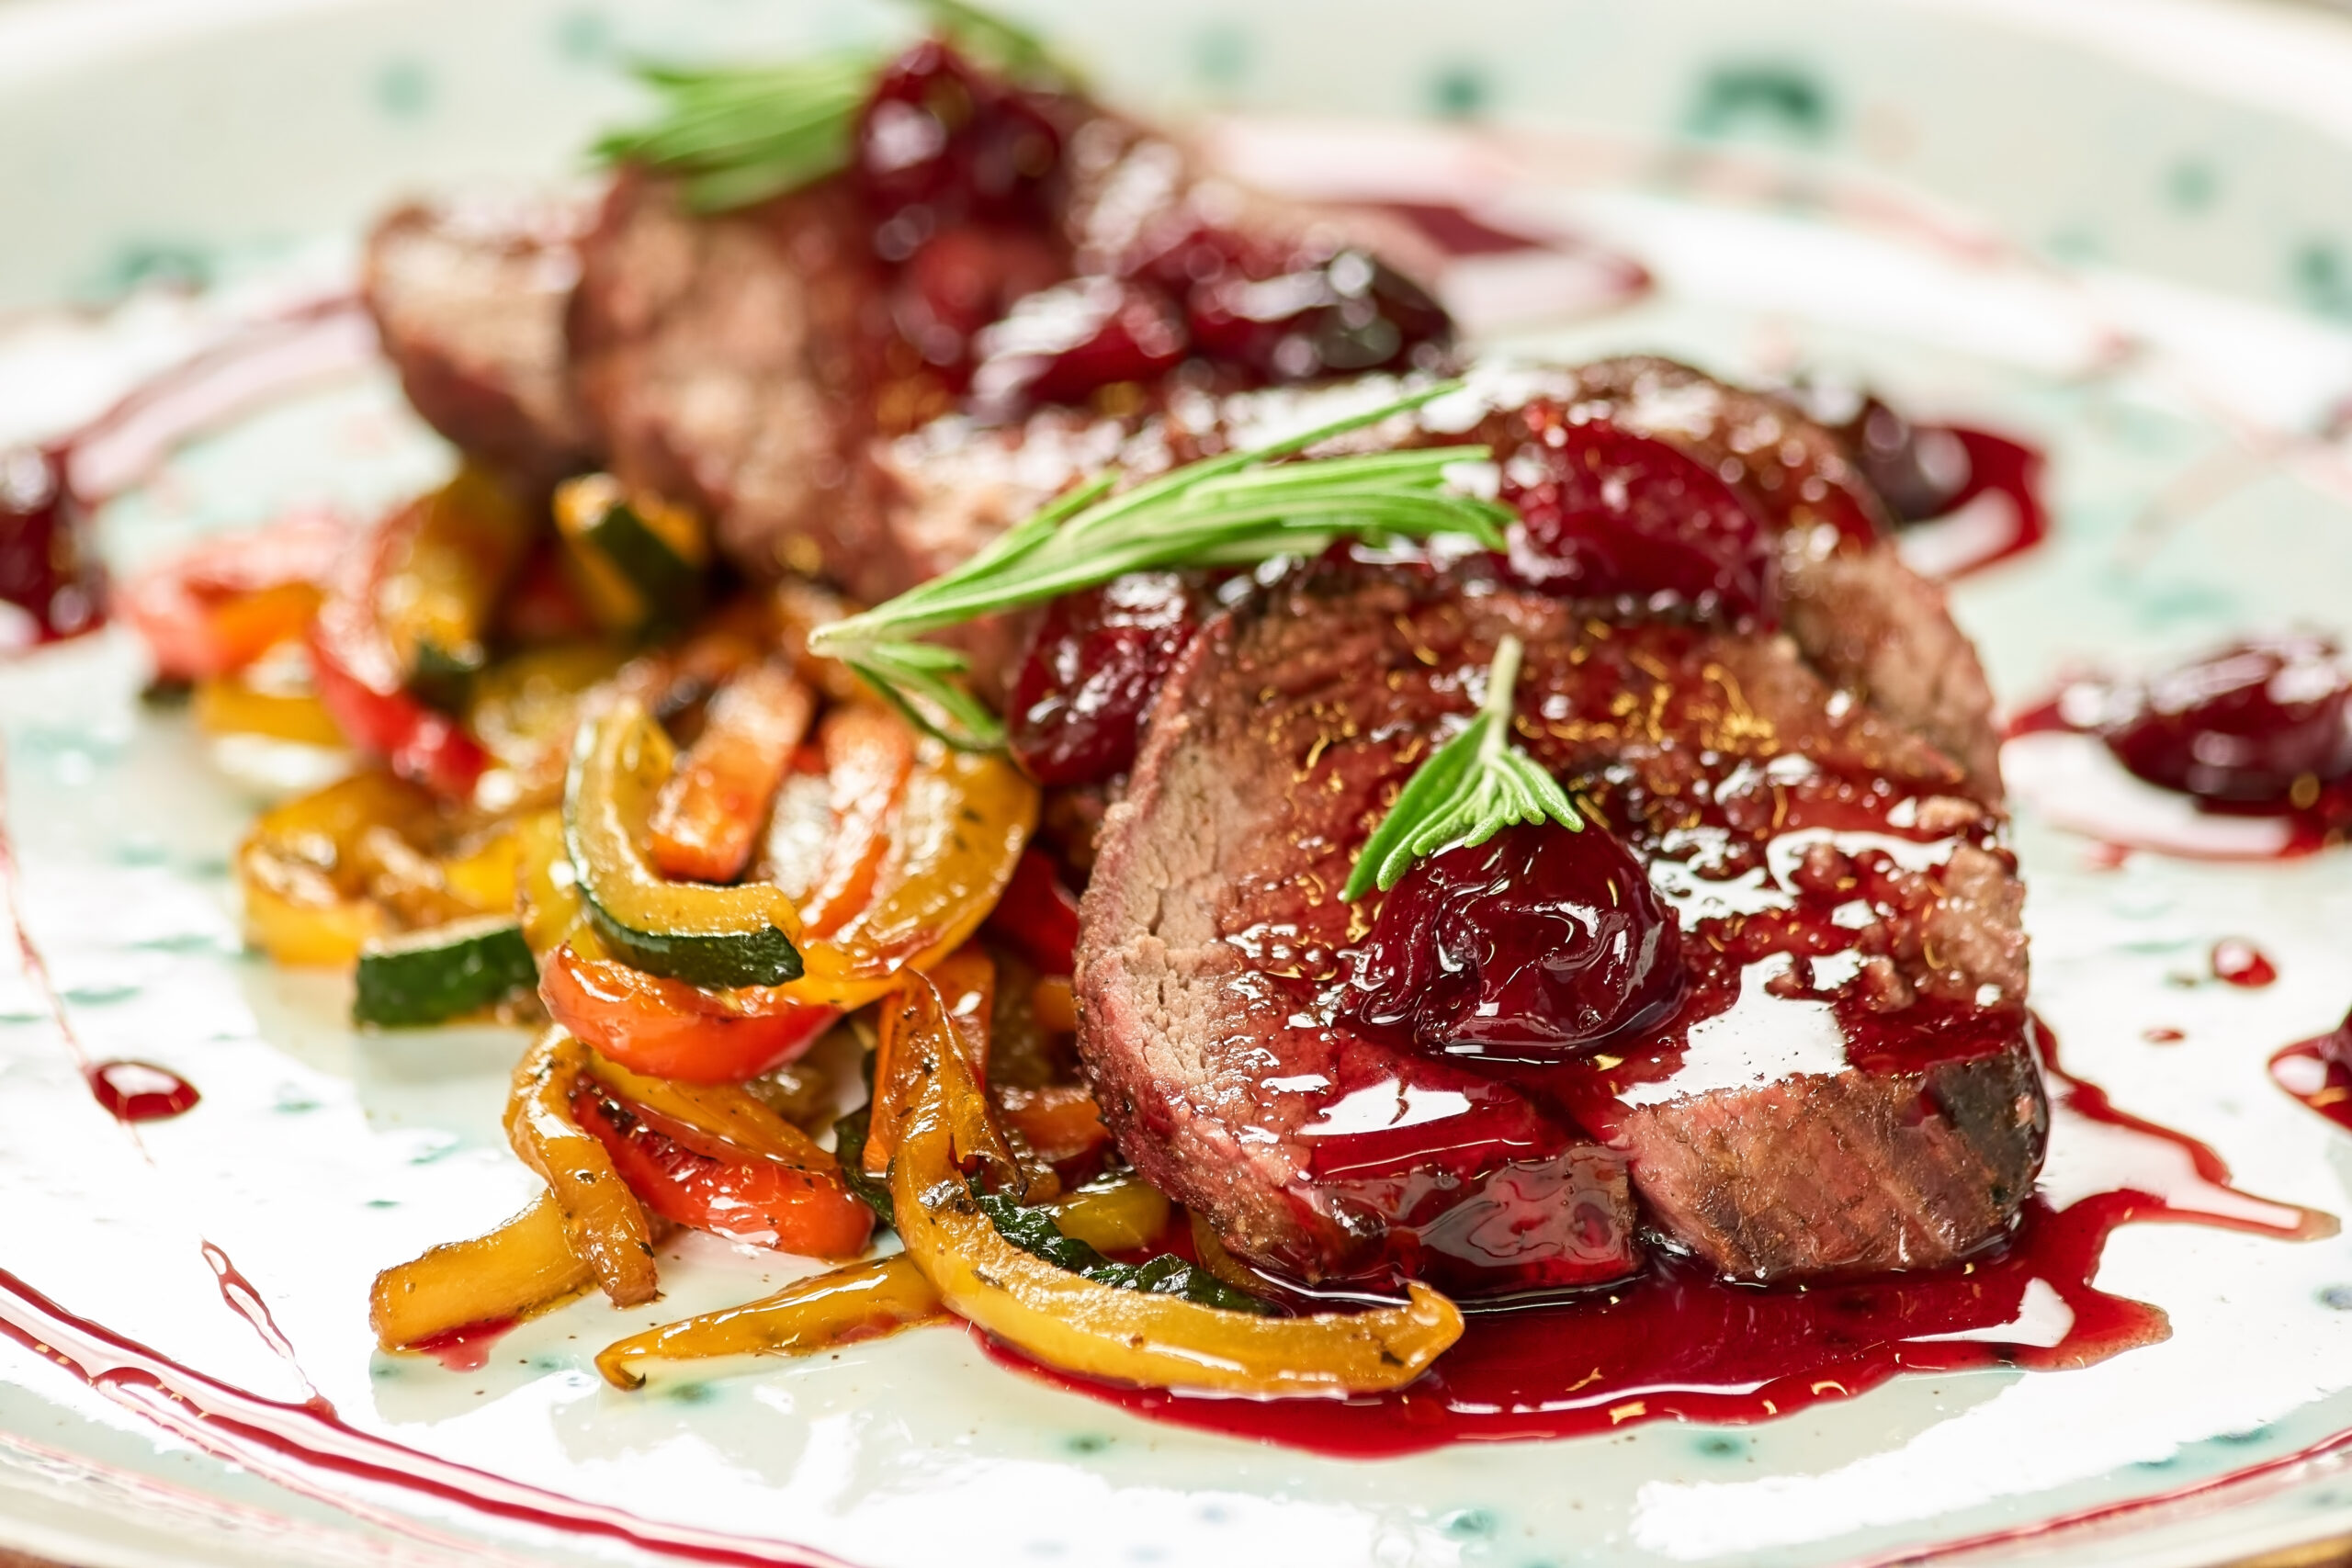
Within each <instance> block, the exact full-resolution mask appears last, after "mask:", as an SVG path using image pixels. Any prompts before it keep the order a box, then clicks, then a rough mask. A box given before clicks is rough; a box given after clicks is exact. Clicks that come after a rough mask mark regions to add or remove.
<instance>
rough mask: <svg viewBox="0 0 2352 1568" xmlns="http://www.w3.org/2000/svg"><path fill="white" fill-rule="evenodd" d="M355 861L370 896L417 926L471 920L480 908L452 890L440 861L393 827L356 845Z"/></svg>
mask: <svg viewBox="0 0 2352 1568" xmlns="http://www.w3.org/2000/svg"><path fill="white" fill-rule="evenodd" d="M352 863H353V864H354V865H356V867H357V868H358V869H359V871H360V873H361V874H362V875H364V876H365V877H366V878H367V886H368V897H370V898H373V899H374V900H375V901H376V902H377V903H379V904H380V905H382V906H383V907H384V908H385V909H387V910H388V911H390V914H391V916H392V918H393V919H395V920H397V921H399V922H400V923H401V925H403V926H406V927H409V928H410V929H412V930H414V929H419V928H424V927H429V926H446V925H449V924H452V923H454V922H456V921H458V920H464V919H471V918H473V917H474V916H476V915H480V914H481V913H483V912H484V911H482V910H481V909H479V908H475V907H474V905H473V904H471V903H470V902H469V901H468V900H466V899H464V898H460V897H458V896H457V895H456V894H455V893H452V892H451V891H450V890H449V885H448V883H447V880H445V879H444V878H443V876H442V874H441V864H440V863H439V862H438V861H436V860H435V859H434V858H433V857H432V856H431V855H428V854H426V853H424V852H423V851H421V850H419V849H418V848H417V847H416V846H415V845H413V844H412V843H410V842H409V841H408V840H406V839H404V838H402V837H401V835H400V834H399V833H398V832H396V831H395V830H393V829H390V828H370V829H368V830H367V831H366V832H364V833H362V834H360V835H359V841H358V843H357V844H356V845H354V846H353V849H352Z"/></svg>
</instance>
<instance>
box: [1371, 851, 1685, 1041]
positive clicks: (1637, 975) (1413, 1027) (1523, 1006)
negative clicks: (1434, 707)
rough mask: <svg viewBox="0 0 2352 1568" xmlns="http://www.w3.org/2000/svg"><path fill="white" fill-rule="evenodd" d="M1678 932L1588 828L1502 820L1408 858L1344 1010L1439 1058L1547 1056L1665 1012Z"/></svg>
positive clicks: (1643, 884)
mask: <svg viewBox="0 0 2352 1568" xmlns="http://www.w3.org/2000/svg"><path fill="white" fill-rule="evenodd" d="M1684 985H1685V975H1684V970H1683V965H1682V943H1681V930H1680V927H1679V925H1678V924H1677V923H1676V920H1675V918H1674V914H1673V912H1672V911H1671V910H1670V909H1668V908H1667V907H1666V906H1665V905H1664V904H1663V903H1661V902H1660V901H1659V899H1658V897H1657V893H1656V892H1655V891H1654V890H1653V889H1652V888H1651V886H1650V883H1649V878H1648V877H1647V876H1646V875H1645V874H1644V873H1643V870H1642V868H1641V866H1640V864H1639V863H1636V862H1635V861H1634V857H1633V855H1632V853H1631V852H1628V851H1627V850H1626V848H1625V847H1624V845H1623V844H1622V843H1620V842H1618V841H1617V840H1616V839H1615V838H1614V837H1612V836H1611V834H1610V833H1609V832H1608V831H1607V830H1606V829H1602V828H1601V827H1600V825H1599V824H1597V823H1587V824H1586V825H1585V826H1584V828H1583V829H1581V830H1580V831H1576V832H1571V831H1569V830H1568V829H1566V828H1563V827H1560V826H1558V825H1557V824H1555V823H1542V824H1536V825H1532V826H1531V825H1525V824H1522V825H1521V826H1517V827H1512V828H1507V829H1503V831H1501V832H1500V833H1498V834H1497V835H1495V837H1493V838H1491V839H1489V840H1487V841H1486V842H1485V843H1483V844H1477V845H1472V846H1467V847H1464V848H1461V849H1453V850H1448V851H1446V852H1444V853H1442V854H1438V855H1432V856H1430V857H1429V858H1428V859H1426V860H1423V861H1419V862H1418V863H1415V865H1414V866H1413V868H1412V869H1411V870H1410V871H1408V872H1407V873H1406V874H1405V875H1404V877H1403V878H1402V879H1401V880H1399V881H1398V882H1397V886H1395V887H1393V888H1391V889H1390V890H1389V891H1388V892H1387V893H1386V894H1385V896H1384V897H1382V899H1381V902H1380V913H1379V915H1378V916H1377V917H1376V918H1375V919H1374V921H1373V927H1372V932H1371V935H1370V937H1369V939H1368V940H1367V941H1366V942H1365V944H1364V947H1363V951H1362V953H1361V954H1360V956H1359V959H1358V965H1357V973H1356V977H1355V983H1354V985H1353V986H1352V987H1351V988H1350V989H1349V990H1348V992H1347V993H1346V994H1345V998H1344V999H1343V1001H1342V1003H1341V1016H1342V1017H1344V1018H1345V1019H1346V1020H1347V1021H1349V1022H1351V1023H1352V1024H1353V1025H1355V1027H1357V1028H1358V1029H1361V1030H1363V1032H1366V1033H1368V1034H1370V1035H1373V1036H1374V1037H1375V1038H1383V1039H1389V1040H1392V1041H1394V1042H1395V1043H1399V1044H1410V1045H1413V1046H1415V1047H1417V1048H1419V1049H1420V1050H1422V1051H1426V1052H1430V1053H1431V1054H1434V1055H1448V1056H1460V1057H1470V1058H1476V1059H1481V1060H1487V1061H1498V1062H1549V1061H1556V1060H1560V1059H1562V1058H1565V1057H1568V1056H1573V1055H1579V1054H1582V1053H1586V1052H1589V1051H1592V1050H1595V1049H1598V1048H1599V1047H1600V1045H1601V1044H1602V1043H1605V1042H1607V1041H1609V1040H1611V1039H1612V1038H1614V1037H1616V1036H1618V1035H1620V1034H1623V1033H1626V1032H1631V1031H1634V1030H1637V1029H1640V1028H1642V1027H1644V1026H1645V1025H1648V1024H1653V1023H1656V1022H1657V1021H1659V1020H1661V1019H1662V1018H1664V1017H1665V1016H1666V1015H1667V1014H1668V1013H1669V1012H1671V1011H1672V1010H1674V1008H1675V1006H1676V1004H1677V1003H1678V1002H1679V1001H1680V1000H1681V998H1682V992H1683V988H1684Z"/></svg>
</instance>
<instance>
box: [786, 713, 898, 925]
mask: <svg viewBox="0 0 2352 1568" xmlns="http://www.w3.org/2000/svg"><path fill="white" fill-rule="evenodd" d="M818 739H819V740H820V743H821V744H822V745H823V747H824V750H825V773H826V775H827V779H828V781H829V785H828V787H829V789H830V792H831V796H832V806H833V838H832V842H831V843H830V844H828V845H827V846H826V848H825V870H824V874H823V876H822V877H821V878H820V881H819V882H818V884H817V890H816V892H815V893H814V894H812V895H811V896H810V897H809V901H808V904H807V906H806V908H804V909H803V910H802V913H801V930H802V931H803V932H804V933H805V934H806V935H807V936H809V938H811V939H812V940H813V939H820V938H823V937H826V936H830V935H831V934H832V933H833V932H834V931H839V930H840V929H841V928H842V926H844V925H846V924H847V923H848V922H849V921H850V920H851V919H854V917H855V916H856V915H857V914H858V913H859V912H860V911H861V910H863V909H864V908H865V906H866V905H867V904H868V903H870V902H872V900H873V897H874V887H875V881H876V877H877V876H879V875H880V874H881V870H882V863H883V861H884V859H885V858H886V857H887V856H888V854H889V852H890V833H889V829H890V820H891V818H892V817H893V816H895V815H896V814H897V811H898V806H899V796H901V795H904V794H905V793H906V788H907V777H908V775H909V774H910V773H913V772H914V766H915V736H914V731H913V730H912V729H911V728H909V727H908V725H907V723H906V721H905V720H904V719H902V718H900V717H899V716H898V715H897V714H894V713H891V712H890V711H888V709H886V708H882V707H877V706H876V705H873V704H870V703H852V704H849V705H845V706H842V707H838V708H835V709H834V710H833V711H832V712H831V713H829V714H827V715H826V716H825V722H824V724H823V725H822V726H821V727H820V728H819V731H818Z"/></svg>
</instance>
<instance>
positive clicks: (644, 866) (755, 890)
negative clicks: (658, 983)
mask: <svg viewBox="0 0 2352 1568" xmlns="http://www.w3.org/2000/svg"><path fill="white" fill-rule="evenodd" d="M676 757H677V749H676V748H675V747H673V745H672V744H671V743H670V739H669V737H668V736H666V735H664V734H663V733H662V727H661V726H660V725H658V724H656V723H655V722H654V721H653V718H652V716H650V715H649V714H648V713H647V712H646V711H645V708H644V706H643V705H641V704H639V703H637V702H635V701H632V700H628V699H624V700H622V701H619V702H617V703H616V704H614V705H613V706H612V707H611V708H610V709H609V710H608V711H606V712H605V713H604V714H602V715H601V716H598V717H597V718H595V719H594V721H593V722H590V723H587V724H583V725H582V727H581V730H580V739H579V743H578V745H577V746H576V747H575V748H574V750H573V751H572V761H571V776H570V778H569V779H568V780H567V782H566V784H565V786H564V801H563V817H564V836H565V842H566V845H567V847H568V848H569V850H570V852H571V863H572V866H573V868H574V869H575V870H576V871H577V873H578V874H579V879H580V886H581V891H582V894H583V895H585V897H586V900H587V909H588V916H589V919H591V920H592V921H593V922H594V925H595V928H596V931H597V934H598V935H600V936H601V937H603V939H604V941H605V945H606V946H607V947H609V948H610V949H611V950H612V951H613V953H615V955H616V956H617V957H619V958H621V959H623V960H624V961H626V962H628V963H629V964H634V965H636V966H637V967H638V968H639V969H643V970H646V971H647V972H649V973H650V974H655V975H666V976H670V977H671V978H673V979H677V980H684V981H686V982H687V983H688V984H690V985H696V986H705V987H728V986H778V985H782V984H783V983H784V982H786V981H787V980H793V979H797V978H798V977H799V976H800V973H801V955H800V950H799V949H798V947H797V946H796V945H795V943H796V942H797V939H798V937H799V935H800V913H799V911H798V910H797V909H796V908H794V907H793V903H792V900H791V899H790V898H788V897H786V896H785V893H784V890H783V889H782V888H780V887H776V886H772V885H770V884H766V883H750V884H746V885H744V886H738V887H718V886H712V885H710V884H707V883H699V882H672V881H670V880H668V879H667V878H665V877H663V876H662V875H661V874H660V873H658V872H657V871H655V870H654V868H653V865H652V863H651V862H650V861H649V860H648V859H647V858H646V852H645V843H646V838H647V831H648V823H649V822H650V818H651V817H652V814H653V804H654V800H655V797H656V796H657V795H659V794H660V793H661V789H662V784H664V783H665V782H666V781H667V780H668V779H669V777H670V774H671V773H672V771H673V766H674V764H675V761H676Z"/></svg>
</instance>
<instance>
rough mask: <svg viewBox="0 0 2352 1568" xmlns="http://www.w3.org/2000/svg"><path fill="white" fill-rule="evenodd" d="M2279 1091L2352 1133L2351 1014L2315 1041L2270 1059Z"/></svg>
mask: <svg viewBox="0 0 2352 1568" xmlns="http://www.w3.org/2000/svg"><path fill="white" fill-rule="evenodd" d="M2270 1077H2271V1081H2273V1082H2274V1083H2276V1084H2277V1085H2278V1087H2279V1088H2280V1089H2285V1090H2286V1091H2287V1092H2288V1093H2289V1094H2291V1095H2293V1096H2294V1097H2295V1098H2296V1099H2297V1100H2301V1101H2302V1102H2303V1103H2304V1104H2305V1105H2308V1106H2310V1107H2311V1108H2312V1110H2313V1111H2318V1112H2319V1113H2320V1114H2321V1115H2322V1116H2324V1117H2326V1118H2327V1119H2328V1120H2329V1121H2331V1122H2335V1124H2336V1125H2337V1126H2339V1127H2341V1128H2343V1129H2344V1130H2345V1131H2346V1132H2347V1133H2352V1013H2347V1014H2346V1016H2345V1020H2344V1021H2343V1022H2342V1023H2339V1024H2337V1025H2336V1026H2335V1028H2334V1029H2332V1030H2330V1031H2328V1032H2326V1033H2325V1034H2323V1035H2320V1036H2318V1037H2317V1038H2316V1039H2312V1040H2301V1041H2298V1042H2296V1043H2294V1044H2292V1045H2290V1046H2288V1047H2287V1048H2286V1049H2285V1050H2283V1051H2281V1052H2279V1053H2278V1055H2275V1056H2273V1057H2271V1058H2270Z"/></svg>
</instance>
